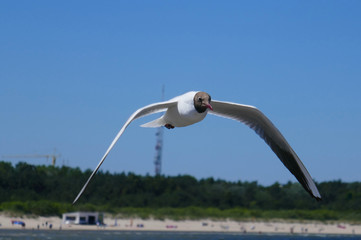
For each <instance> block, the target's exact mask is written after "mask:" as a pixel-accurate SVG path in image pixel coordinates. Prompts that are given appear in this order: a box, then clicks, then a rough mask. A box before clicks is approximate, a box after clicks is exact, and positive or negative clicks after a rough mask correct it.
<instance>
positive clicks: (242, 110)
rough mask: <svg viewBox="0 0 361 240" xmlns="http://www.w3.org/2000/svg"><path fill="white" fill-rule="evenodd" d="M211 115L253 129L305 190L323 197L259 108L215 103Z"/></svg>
mask: <svg viewBox="0 0 361 240" xmlns="http://www.w3.org/2000/svg"><path fill="white" fill-rule="evenodd" d="M211 104H212V107H213V111H209V112H208V113H209V114H214V115H218V116H221V117H225V118H230V119H233V120H237V121H240V122H242V123H244V124H246V125H247V126H249V127H250V128H252V129H253V130H254V131H255V132H256V133H257V134H258V135H259V136H260V137H261V138H263V140H264V141H265V142H266V143H267V144H268V145H269V146H270V147H271V149H272V150H273V152H274V153H275V154H276V155H277V156H278V158H279V159H280V160H281V161H282V163H283V164H284V165H285V166H286V167H287V168H288V170H289V171H290V172H291V173H292V174H293V175H294V176H295V177H296V178H297V180H298V181H299V182H300V183H301V184H302V186H303V187H304V188H305V190H306V191H307V192H308V193H309V194H310V195H311V196H312V197H314V198H316V199H317V200H320V199H321V195H320V193H319V192H318V189H317V187H316V185H315V183H314V182H313V180H312V177H311V175H310V174H309V173H308V171H307V169H306V168H305V166H304V165H303V163H302V162H301V160H300V159H299V158H298V156H297V154H296V153H295V152H294V151H293V149H292V148H291V146H290V145H289V144H288V142H287V141H286V139H285V138H284V137H283V135H282V134H281V132H280V131H279V130H278V129H277V128H276V127H275V126H274V125H273V123H272V122H271V121H270V120H269V119H268V118H267V117H266V116H265V115H264V114H263V113H262V112H261V111H260V110H258V109H257V108H255V107H252V106H247V105H242V104H238V103H231V102H222V101H213V100H212V103H211Z"/></svg>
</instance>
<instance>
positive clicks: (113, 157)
mask: <svg viewBox="0 0 361 240" xmlns="http://www.w3.org/2000/svg"><path fill="white" fill-rule="evenodd" d="M359 9H361V3H360V2H359V1H36V2H30V1H2V2H1V3H0V29H1V37H0V53H1V54H0V81H1V85H0V158H1V157H2V156H4V155H13V154H44V153H47V154H49V153H53V152H54V149H56V152H57V153H59V154H61V157H60V158H59V160H58V165H62V164H66V165H69V166H71V167H80V168H81V169H83V170H84V169H94V168H95V166H96V165H97V163H98V162H99V160H100V158H101V157H102V155H103V154H104V152H105V150H106V149H107V147H108V146H109V144H110V142H111V141H112V140H113V138H114V137H115V135H116V134H117V132H118V131H119V129H120V128H121V126H122V125H123V123H124V122H125V121H126V120H127V118H128V117H129V116H130V115H131V114H132V113H133V112H134V111H135V110H136V109H138V108H140V107H142V106H144V105H147V104H150V103H154V102H157V101H159V100H160V99H161V88H162V85H163V84H164V85H165V98H166V99H169V98H172V97H174V96H177V95H180V94H182V93H184V92H187V91H190V90H203V91H206V92H208V93H210V95H211V96H212V99H217V100H225V101H232V102H237V103H243V104H248V105H254V106H256V107H258V108H259V109H260V110H262V111H263V112H264V113H265V114H266V115H267V116H268V117H269V118H270V119H271V120H272V121H273V123H274V124H275V125H276V126H277V127H278V128H279V129H280V131H281V132H282V133H283V134H284V136H285V137H286V139H287V140H288V141H289V143H290V144H291V146H292V147H293V148H294V150H295V151H296V153H297V154H298V155H299V157H300V158H301V160H302V161H303V162H304V164H305V165H306V167H307V168H308V170H309V172H310V173H311V175H312V176H313V178H314V179H315V180H316V181H328V180H336V179H341V180H343V181H348V182H350V181H361V175H360V173H359V171H360V169H361V147H360V143H361V127H360V122H361V106H360V103H361V94H360V90H361V15H360V14H359ZM158 116H159V115H155V116H151V117H146V118H144V119H139V120H136V121H135V122H133V123H132V124H131V125H130V126H129V127H128V129H127V130H126V132H125V133H124V135H123V136H122V137H121V139H120V140H119V141H118V143H117V145H116V146H115V148H114V149H113V151H112V152H111V153H110V155H109V156H108V158H107V159H106V161H105V162H104V164H103V165H102V168H101V170H103V171H110V172H123V171H125V172H129V171H130V172H134V173H137V174H147V173H149V174H151V175H153V174H154V164H153V159H154V154H155V149H154V147H155V132H156V130H155V129H145V128H140V127H139V125H140V124H142V123H145V122H147V121H150V120H152V119H154V118H155V117H158ZM3 159H4V158H3ZM4 160H9V161H10V160H11V161H12V162H14V163H16V162H17V160H16V159H4ZM19 160H20V159H19ZM24 160H27V161H29V162H30V163H33V164H34V163H40V164H46V161H45V159H24ZM162 170H163V171H162V172H163V174H165V175H172V176H173V175H178V174H190V175H193V176H195V177H197V178H205V177H214V178H221V179H225V180H231V181H237V180H242V181H258V182H259V183H261V184H265V185H269V184H272V183H274V182H276V181H278V182H281V183H286V182H287V181H289V180H291V181H295V178H294V177H293V176H292V175H291V174H290V173H289V172H288V170H286V168H285V167H284V166H283V165H282V163H281V162H280V161H279V160H278V159H277V157H276V156H275V155H274V154H273V152H272V151H271V150H270V149H269V147H268V146H267V145H266V144H265V143H264V142H263V141H262V140H261V139H260V138H259V137H258V136H257V135H256V134H255V133H254V132H253V131H252V130H250V129H249V128H248V127H246V126H244V125H242V124H240V123H238V122H235V121H231V120H227V119H222V118H217V117H215V116H208V117H207V118H206V119H205V120H204V121H203V122H201V123H198V124H195V125H193V126H190V127H187V128H178V129H174V130H167V129H165V131H164V151H163V165H162Z"/></svg>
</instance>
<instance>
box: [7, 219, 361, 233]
mask: <svg viewBox="0 0 361 240" xmlns="http://www.w3.org/2000/svg"><path fill="white" fill-rule="evenodd" d="M14 221H22V222H24V223H25V227H24V226H21V225H20V224H14V223H15V222H14ZM104 224H105V226H96V225H69V224H65V223H63V222H62V219H61V218H59V217H34V218H32V217H10V216H6V215H4V214H3V215H0V229H30V230H32V229H33V230H37V229H41V230H44V229H48V230H52V231H54V230H102V231H103V230H118V231H122V230H127V231H194V232H240V233H273V234H277V233H278V234H347V235H354V234H357V235H359V234H361V225H352V224H349V223H340V222H338V223H321V222H310V221H309V222H290V221H283V220H279V221H269V222H268V221H267V222H266V221H231V220H225V221H214V220H210V219H204V220H186V221H174V220H168V219H166V220H154V219H146V220H144V219H138V218H134V219H121V218H118V219H117V218H112V217H105V218H104Z"/></svg>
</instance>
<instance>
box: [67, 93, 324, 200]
mask: <svg viewBox="0 0 361 240" xmlns="http://www.w3.org/2000/svg"><path fill="white" fill-rule="evenodd" d="M162 111H165V114H164V115H163V116H162V117H160V118H158V119H156V120H154V121H151V122H149V123H146V124H143V125H142V127H160V126H165V127H167V128H174V127H185V126H189V125H192V124H194V123H197V122H199V121H202V120H203V119H204V118H205V117H206V115H207V113H210V114H213V115H217V116H221V117H225V118H230V119H233V120H237V121H239V122H242V123H244V124H246V125H248V126H249V127H250V128H252V129H253V130H254V131H255V132H256V133H257V134H258V135H259V136H260V137H261V138H263V139H264V141H265V142H266V143H267V144H268V145H269V146H270V147H271V149H272V150H273V152H274V153H275V154H276V155H277V156H278V158H279V159H280V160H281V161H282V163H283V164H284V165H285V166H286V167H287V168H288V170H290V172H291V173H292V174H293V175H294V176H295V177H296V178H297V180H298V181H299V182H300V183H301V184H302V186H303V187H304V188H305V190H306V191H307V192H308V193H309V194H310V195H311V196H312V197H314V198H315V199H317V200H320V199H321V195H320V193H319V192H318V189H317V187H316V185H315V183H314V182H313V180H312V177H311V176H310V174H309V173H308V171H307V169H306V168H305V166H304V165H303V163H302V162H301V160H300V159H299V158H298V156H297V154H296V153H295V152H294V151H293V149H292V148H291V146H290V145H289V144H288V142H287V141H286V139H285V138H284V137H283V135H282V134H281V133H280V131H279V130H278V129H277V128H276V127H275V126H274V125H273V123H272V122H271V121H270V120H269V119H268V118H267V117H266V116H265V115H264V114H263V113H262V112H261V111H259V110H258V109H257V108H255V107H253V106H248V105H242V104H237V103H232V102H223V101H214V100H211V97H210V96H209V94H208V93H205V92H197V91H192V92H188V93H185V94H183V95H180V96H177V97H175V98H172V99H170V100H169V101H165V102H160V103H154V104H151V105H148V106H145V107H143V108H140V109H138V110H137V111H135V112H134V113H133V114H132V115H131V116H130V117H129V119H128V120H127V121H126V122H125V124H124V125H123V127H122V128H121V129H120V131H119V133H118V134H117V136H116V137H115V138H114V140H113V142H112V143H111V144H110V146H109V148H108V149H107V151H106V152H105V154H104V156H103V157H102V159H101V160H100V162H99V164H98V166H97V167H96V168H95V169H94V171H93V173H92V174H91V175H90V177H89V179H88V180H87V182H86V183H85V184H84V186H83V188H82V189H81V191H80V192H79V194H78V196H77V197H76V198H75V200H74V202H73V204H74V203H75V202H76V201H77V200H78V199H79V197H80V196H81V195H82V193H83V192H84V190H85V188H86V187H87V185H88V184H89V182H90V180H91V179H92V178H93V177H94V175H95V173H96V172H97V171H98V169H99V167H100V166H101V164H102V163H103V161H104V160H105V158H106V157H107V155H108V154H109V152H110V150H111V149H112V148H113V147H114V145H115V143H116V142H117V141H118V139H119V137H120V136H121V135H122V134H123V132H124V130H125V129H126V128H127V127H128V125H129V124H130V123H131V122H132V121H134V120H135V119H137V118H141V117H144V116H147V115H149V114H152V113H156V112H162Z"/></svg>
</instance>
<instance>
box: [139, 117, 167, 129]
mask: <svg viewBox="0 0 361 240" xmlns="http://www.w3.org/2000/svg"><path fill="white" fill-rule="evenodd" d="M164 125H165V123H164V119H163V117H160V118H158V119H155V120H153V121H151V122H148V123H144V124H143V125H140V126H141V127H147V128H157V127H161V126H164Z"/></svg>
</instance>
